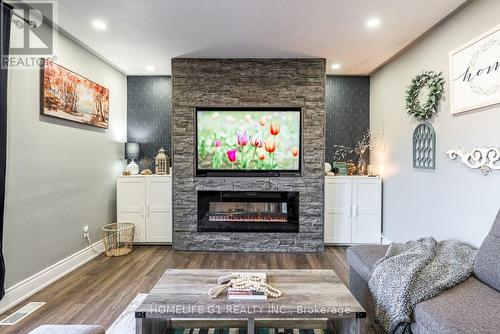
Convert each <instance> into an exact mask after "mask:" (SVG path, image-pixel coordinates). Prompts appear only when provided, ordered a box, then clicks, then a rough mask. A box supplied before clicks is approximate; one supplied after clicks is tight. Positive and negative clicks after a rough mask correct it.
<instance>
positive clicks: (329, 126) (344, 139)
mask: <svg viewBox="0 0 500 334" xmlns="http://www.w3.org/2000/svg"><path fill="white" fill-rule="evenodd" d="M325 94H326V96H325V107H326V129H325V136H326V143H325V158H326V161H328V162H332V161H333V145H345V146H354V145H356V142H357V141H358V140H360V139H361V137H362V136H363V134H364V133H365V132H366V131H367V130H368V129H369V128H370V77H367V76H362V77H360V76H327V77H326V92H325Z"/></svg>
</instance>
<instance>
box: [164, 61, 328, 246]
mask: <svg viewBox="0 0 500 334" xmlns="http://www.w3.org/2000/svg"><path fill="white" fill-rule="evenodd" d="M208 106H213V107H301V108H303V123H302V126H303V130H302V131H303V133H302V150H303V152H302V159H303V167H302V176H301V177H196V176H195V165H194V161H195V128H194V125H195V122H194V121H195V120H194V117H195V110H194V108H195V107H208ZM172 146H173V147H172V162H173V171H174V172H173V223H174V235H173V238H174V239H173V246H174V248H175V249H177V250H195V251H242V252H249V251H258V252H266V251H267V252H318V251H323V222H324V220H323V214H324V209H323V206H324V203H323V201H324V199H323V185H324V181H323V175H324V174H323V170H324V155H325V60H324V59H188V58H175V59H173V60H172ZM199 190H219V191H224V190H225V191H231V190H238V191H244V190H248V191H298V192H299V197H300V199H299V200H300V206H299V211H300V213H299V214H300V218H299V233H218V232H217V233H214V232H198V231H197V202H196V201H197V191H199Z"/></svg>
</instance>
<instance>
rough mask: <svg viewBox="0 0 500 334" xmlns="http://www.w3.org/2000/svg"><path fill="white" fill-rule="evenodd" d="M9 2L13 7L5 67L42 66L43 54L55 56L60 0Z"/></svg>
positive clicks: (46, 56)
mask: <svg viewBox="0 0 500 334" xmlns="http://www.w3.org/2000/svg"><path fill="white" fill-rule="evenodd" d="M6 2H7V3H8V4H9V5H11V6H12V7H13V8H14V9H13V10H12V18H11V26H10V50H9V56H8V57H6V58H8V59H5V58H4V59H2V68H3V67H5V66H8V67H9V68H23V67H24V68H26V67H28V68H29V67H33V66H39V65H40V64H41V62H42V60H41V59H40V58H52V59H53V58H54V50H55V44H56V39H57V25H56V17H57V15H56V14H57V2H56V1H50V0H31V1H6ZM2 28H3V26H2ZM2 36H3V34H2Z"/></svg>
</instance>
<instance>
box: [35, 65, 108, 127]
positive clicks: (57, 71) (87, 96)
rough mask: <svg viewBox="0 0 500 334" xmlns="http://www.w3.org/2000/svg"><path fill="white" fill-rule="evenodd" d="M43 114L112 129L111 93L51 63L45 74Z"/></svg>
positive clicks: (42, 73)
mask: <svg viewBox="0 0 500 334" xmlns="http://www.w3.org/2000/svg"><path fill="white" fill-rule="evenodd" d="M41 86H42V87H41V88H42V89H41V90H42V91H41V94H40V95H41V101H40V113H41V114H43V115H47V116H52V117H58V118H62V119H66V120H69V121H73V122H78V123H83V124H89V125H93V126H97V127H99V128H104V129H107V128H108V127H109V90H108V89H107V88H105V87H103V86H101V85H99V84H97V83H95V82H93V81H90V80H88V79H86V78H84V77H82V76H81V75H78V74H76V73H74V72H72V71H70V70H68V69H66V68H64V67H62V66H61V65H57V64H56V63H54V62H52V61H51V60H48V59H45V60H44V66H42V70H41Z"/></svg>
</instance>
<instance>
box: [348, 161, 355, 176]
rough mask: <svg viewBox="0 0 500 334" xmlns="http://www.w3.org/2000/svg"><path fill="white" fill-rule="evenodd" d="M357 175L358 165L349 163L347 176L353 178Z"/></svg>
mask: <svg viewBox="0 0 500 334" xmlns="http://www.w3.org/2000/svg"><path fill="white" fill-rule="evenodd" d="M355 174H356V165H355V164H354V163H352V162H348V163H347V175H349V176H353V175H355Z"/></svg>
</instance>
